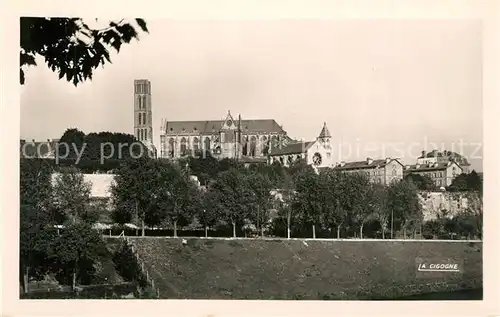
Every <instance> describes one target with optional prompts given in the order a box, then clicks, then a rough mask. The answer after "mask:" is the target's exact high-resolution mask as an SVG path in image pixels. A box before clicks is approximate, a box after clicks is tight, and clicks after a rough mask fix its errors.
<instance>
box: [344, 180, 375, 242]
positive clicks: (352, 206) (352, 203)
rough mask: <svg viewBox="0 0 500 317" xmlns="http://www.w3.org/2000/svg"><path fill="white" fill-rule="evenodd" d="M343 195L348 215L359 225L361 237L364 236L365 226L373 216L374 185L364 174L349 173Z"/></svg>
mask: <svg viewBox="0 0 500 317" xmlns="http://www.w3.org/2000/svg"><path fill="white" fill-rule="evenodd" d="M344 188H345V189H344V192H343V195H346V197H347V198H348V199H349V201H348V202H347V204H348V206H349V208H348V210H349V211H348V217H349V218H350V220H351V221H352V222H353V224H354V225H357V226H358V227H359V237H360V238H361V239H362V238H363V227H364V225H365V223H366V222H367V221H369V220H370V219H371V218H372V216H373V210H374V204H376V202H374V195H373V186H372V185H371V184H370V180H369V178H368V177H366V176H365V175H364V174H360V173H352V174H349V175H347V177H346V183H345V187H344Z"/></svg>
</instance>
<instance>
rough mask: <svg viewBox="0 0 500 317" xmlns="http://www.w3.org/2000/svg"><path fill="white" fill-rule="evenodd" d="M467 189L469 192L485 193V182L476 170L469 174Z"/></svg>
mask: <svg viewBox="0 0 500 317" xmlns="http://www.w3.org/2000/svg"><path fill="white" fill-rule="evenodd" d="M467 189H468V190H469V191H478V192H482V191H483V180H482V179H481V177H480V176H479V175H478V174H477V172H476V171H475V170H472V172H470V173H469V174H467Z"/></svg>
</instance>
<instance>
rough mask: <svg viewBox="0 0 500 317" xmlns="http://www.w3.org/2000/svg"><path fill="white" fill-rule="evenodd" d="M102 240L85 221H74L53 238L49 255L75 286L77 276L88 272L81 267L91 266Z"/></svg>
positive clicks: (96, 256) (97, 254) (97, 256)
mask: <svg viewBox="0 0 500 317" xmlns="http://www.w3.org/2000/svg"><path fill="white" fill-rule="evenodd" d="M103 248H104V242H103V240H102V238H101V236H100V235H99V233H98V232H97V231H96V230H94V229H92V227H91V225H90V224H88V223H85V222H81V223H75V224H71V225H69V226H67V227H66V228H65V230H63V232H62V234H61V235H60V236H58V237H57V239H55V241H54V242H53V243H52V245H51V248H50V249H51V251H52V253H51V254H50V255H49V256H50V257H52V258H53V259H54V260H55V261H57V262H58V263H59V264H60V267H61V268H62V269H63V271H64V273H63V274H64V275H65V277H68V275H71V276H72V279H71V285H72V287H73V289H74V288H75V286H76V282H77V276H78V275H79V274H80V276H81V277H84V276H85V274H88V272H86V271H83V270H82V269H83V268H89V267H92V265H89V264H92V263H95V262H96V261H97V260H98V258H99V254H100V252H101V250H102V249H103Z"/></svg>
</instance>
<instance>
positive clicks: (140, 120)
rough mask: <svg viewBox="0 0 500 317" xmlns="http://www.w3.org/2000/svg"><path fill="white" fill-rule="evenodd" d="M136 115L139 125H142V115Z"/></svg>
mask: <svg viewBox="0 0 500 317" xmlns="http://www.w3.org/2000/svg"><path fill="white" fill-rule="evenodd" d="M137 115H138V116H139V119H138V120H139V124H141V123H142V113H140V112H139V113H138V114H137Z"/></svg>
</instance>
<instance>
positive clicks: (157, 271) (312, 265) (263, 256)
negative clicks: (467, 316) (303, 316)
mask: <svg viewBox="0 0 500 317" xmlns="http://www.w3.org/2000/svg"><path fill="white" fill-rule="evenodd" d="M131 240H132V241H133V243H134V244H135V245H136V246H137V250H138V252H139V256H140V258H141V259H142V260H143V261H144V262H145V264H146V267H147V269H148V271H149V274H151V276H152V277H153V278H154V280H155V285H156V287H158V289H159V291H160V297H161V298H192V299H209V298H210V299H311V300H316V299H376V298H396V297H401V296H408V295H412V294H415V293H426V292H432V291H441V292H442V291H449V290H458V289H467V288H481V287H482V244H481V243H467V242H437V241H433V242H429V241H427V242H424V241H422V242H421V241H404V242H401V241H389V240H386V241H352V240H351V241H349V240H345V241H335V240H331V241H324V240H323V241H311V240H308V241H300V240H289V241H287V240H258V239H256V240H251V239H235V240H222V239H220V240H219V239H195V238H192V239H187V244H182V242H181V239H172V238H132V239H131ZM416 258H426V259H427V258H432V259H449V260H450V261H452V262H453V261H456V262H459V263H463V270H462V271H461V272H459V273H454V272H425V273H422V272H417V264H416Z"/></svg>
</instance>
